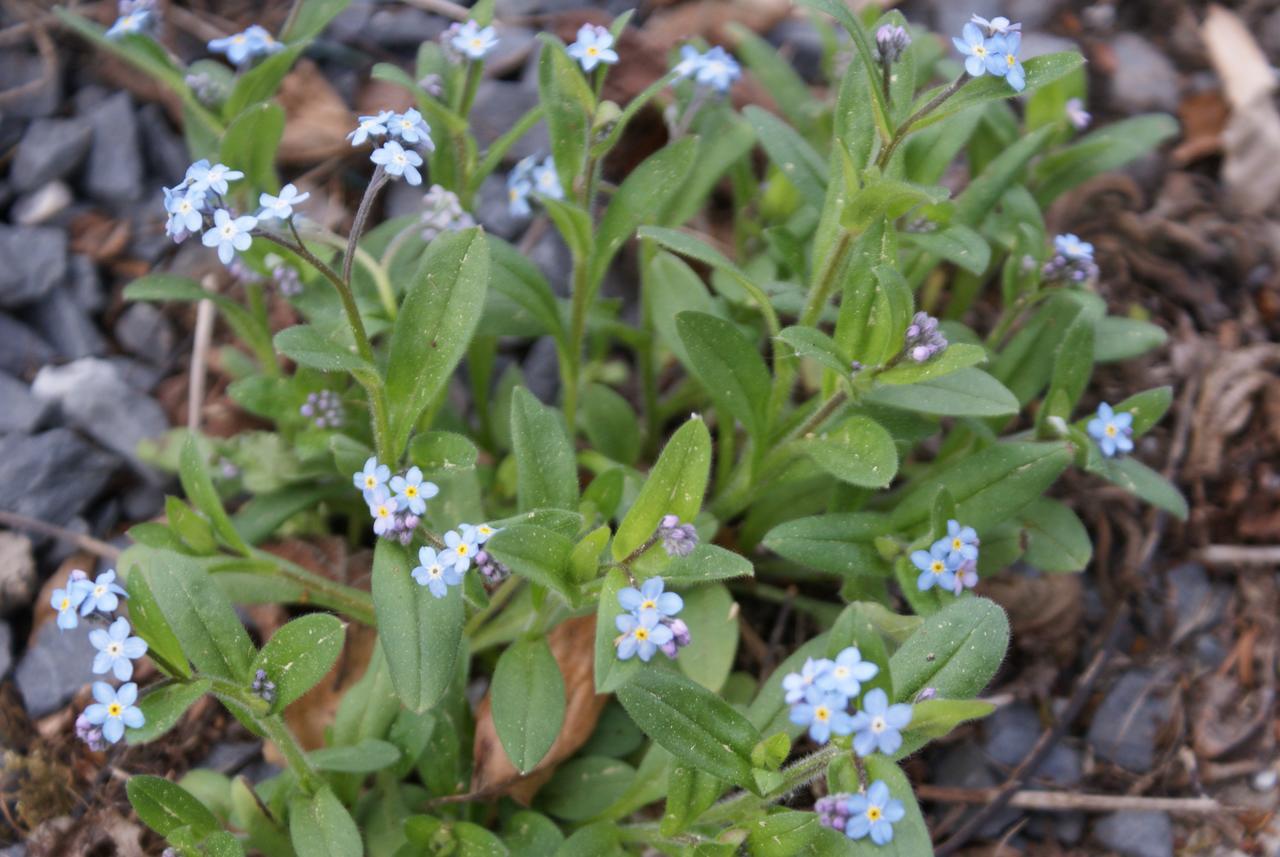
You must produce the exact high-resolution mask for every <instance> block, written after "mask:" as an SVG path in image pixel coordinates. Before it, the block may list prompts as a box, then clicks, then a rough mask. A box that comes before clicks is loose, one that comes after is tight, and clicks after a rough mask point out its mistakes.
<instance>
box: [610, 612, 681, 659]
mask: <svg viewBox="0 0 1280 857" xmlns="http://www.w3.org/2000/svg"><path fill="white" fill-rule="evenodd" d="M614 625H615V626H616V627H617V629H618V630H619V631H620V632H622V635H621V636H620V637H618V639H616V640H615V641H614V645H616V646H617V647H618V658H619V660H624V661H627V660H630V659H631V658H633V657H635V656H636V655H639V656H640V660H642V661H644V662H646V663H648V661H649V659H650V658H652V657H653V655H654V653H655V652H657V651H658V649H659V648H660V647H661V646H665V645H666V644H667V643H669V642H671V640H672V639H673V638H674V637H675V634H674V632H672V630H671V629H670V628H669V627H667V626H666V625H664V624H662V623H661V622H659V621H658V614H657V613H656V612H655V613H653V614H650V615H649V616H645V617H639V616H636V615H635V614H632V613H619V614H618V618H617V619H615V620H614Z"/></svg>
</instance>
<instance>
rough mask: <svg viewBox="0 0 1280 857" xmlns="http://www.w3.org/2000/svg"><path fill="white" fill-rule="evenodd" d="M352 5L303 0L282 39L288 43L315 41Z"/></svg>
mask: <svg viewBox="0 0 1280 857" xmlns="http://www.w3.org/2000/svg"><path fill="white" fill-rule="evenodd" d="M350 5H351V0H303V2H302V4H301V5H299V6H298V7H297V11H295V12H294V13H293V14H292V15H291V16H290V17H289V20H288V21H287V22H286V23H285V28H284V32H282V33H281V34H280V38H282V39H284V40H285V41H286V42H301V41H305V40H306V39H313V38H315V37H316V36H318V35H320V34H321V33H322V32H324V28H325V27H327V26H329V22H330V21H332V20H333V19H334V18H336V17H338V15H340V14H341V13H342V10H344V9H346V8H347V7H348V6H350Z"/></svg>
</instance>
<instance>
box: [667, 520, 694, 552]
mask: <svg viewBox="0 0 1280 857" xmlns="http://www.w3.org/2000/svg"><path fill="white" fill-rule="evenodd" d="M657 535H658V540H659V541H661V542H662V549H663V550H664V551H666V552H667V556H688V555H689V554H691V553H693V549H694V548H696V547H697V546H698V531H697V530H695V529H694V528H693V524H682V523H680V518H679V517H677V516H675V515H663V516H662V521H661V522H659V524H658V534H657Z"/></svg>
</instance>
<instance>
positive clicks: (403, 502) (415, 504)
mask: <svg viewBox="0 0 1280 857" xmlns="http://www.w3.org/2000/svg"><path fill="white" fill-rule="evenodd" d="M391 490H392V491H394V492H396V502H397V503H399V504H400V508H401V509H402V510H403V509H408V510H409V511H410V512H412V513H413V514H415V515H424V514H426V511H427V501H428V500H430V499H431V498H432V497H434V496H436V495H437V494H439V493H440V486H438V485H436V484H435V483H434V482H426V481H424V480H423V478H422V468H420V467H410V468H409V471H408V472H407V473H406V474H405V475H404V476H395V477H392V479H391Z"/></svg>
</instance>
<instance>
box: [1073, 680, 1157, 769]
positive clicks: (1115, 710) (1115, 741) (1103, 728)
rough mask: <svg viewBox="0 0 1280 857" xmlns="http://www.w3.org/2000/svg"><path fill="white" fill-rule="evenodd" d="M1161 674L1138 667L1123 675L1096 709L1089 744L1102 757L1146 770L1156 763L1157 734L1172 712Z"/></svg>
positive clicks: (1126, 766) (1090, 729)
mask: <svg viewBox="0 0 1280 857" xmlns="http://www.w3.org/2000/svg"><path fill="white" fill-rule="evenodd" d="M1172 713H1173V712H1172V703H1171V700H1170V699H1169V696H1168V693H1167V690H1166V689H1164V688H1162V687H1161V681H1160V677H1159V676H1158V675H1156V674H1155V673H1154V672H1152V671H1151V670H1145V669H1136V670H1132V671H1130V672H1127V673H1125V674H1124V675H1122V676H1121V677H1120V679H1119V681H1117V682H1116V683H1115V684H1114V685H1113V686H1112V688H1111V690H1110V691H1109V692H1108V693H1107V695H1106V697H1105V698H1104V699H1103V700H1102V704H1101V705H1100V706H1098V710H1097V711H1096V712H1094V715H1093V722H1092V723H1091V724H1090V726H1089V738H1088V740H1089V744H1090V745H1091V746H1092V747H1093V750H1094V752H1095V753H1096V754H1097V755H1098V757H1099V758H1100V759H1103V760H1105V761H1108V762H1112V763H1114V764H1116V765H1119V766H1121V767H1122V768H1127V769H1129V770H1130V771H1133V772H1134V773H1139V774H1144V773H1146V772H1147V771H1150V770H1151V768H1152V766H1153V765H1154V764H1155V758H1156V737H1157V736H1158V735H1159V733H1160V728H1161V726H1162V725H1163V724H1164V723H1165V722H1166V721H1168V720H1169V718H1170V717H1171V716H1172Z"/></svg>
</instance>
